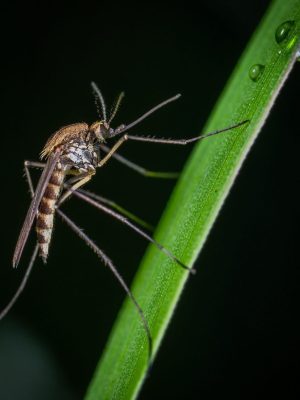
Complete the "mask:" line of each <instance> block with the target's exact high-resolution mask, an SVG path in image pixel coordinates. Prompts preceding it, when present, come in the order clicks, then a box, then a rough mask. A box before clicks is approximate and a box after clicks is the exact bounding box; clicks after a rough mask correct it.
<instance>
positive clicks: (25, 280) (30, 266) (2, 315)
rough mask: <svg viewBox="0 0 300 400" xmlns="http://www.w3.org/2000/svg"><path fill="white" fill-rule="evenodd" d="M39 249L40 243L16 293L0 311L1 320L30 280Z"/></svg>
mask: <svg viewBox="0 0 300 400" xmlns="http://www.w3.org/2000/svg"><path fill="white" fill-rule="evenodd" d="M38 250H39V245H38V244H36V246H35V249H34V251H33V253H32V256H31V259H30V262H29V265H28V267H27V270H26V272H25V275H24V276H23V279H22V281H21V283H20V286H19V287H18V289H17V290H16V292H15V294H14V295H13V297H12V299H11V300H10V302H9V303H8V304H7V306H6V307H5V308H4V309H3V310H2V311H1V313H0V320H1V319H2V318H4V317H5V315H6V314H7V313H8V312H9V311H10V309H11V308H12V307H13V305H14V304H15V302H16V301H17V300H18V298H19V296H20V295H21V293H22V292H23V290H24V288H25V286H26V283H27V281H28V278H29V276H30V273H31V271H32V267H33V265H34V262H35V260H36V257H37V254H38Z"/></svg>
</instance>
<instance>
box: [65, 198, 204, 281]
mask: <svg viewBox="0 0 300 400" xmlns="http://www.w3.org/2000/svg"><path fill="white" fill-rule="evenodd" d="M73 194H74V196H76V197H79V198H80V199H82V200H84V201H86V202H87V203H88V204H90V205H92V206H93V207H96V208H98V209H99V210H101V211H103V212H105V213H107V214H109V215H111V216H112V217H114V218H116V219H118V220H119V221H121V222H122V223H123V224H125V225H127V226H129V227H130V228H131V229H133V230H134V231H135V232H137V233H138V234H139V235H140V236H143V237H144V238H145V239H147V240H148V241H149V242H151V243H153V244H154V245H155V246H156V247H158V249H159V250H160V251H162V252H163V253H165V254H166V255H167V256H168V257H169V258H171V260H173V261H175V262H176V263H177V264H178V265H180V266H181V267H182V268H184V269H186V270H188V271H189V272H190V273H193V274H194V273H195V272H196V271H195V269H193V268H189V267H188V266H186V265H185V264H183V262H181V261H180V260H179V259H178V258H177V257H175V256H174V254H173V253H171V252H170V251H169V250H168V249H166V248H165V247H164V246H163V245H161V244H160V243H158V242H157V241H156V240H154V239H153V238H152V237H151V236H149V235H148V234H147V233H145V232H144V231H142V230H141V229H139V228H138V227H137V226H136V225H134V224H133V223H132V222H130V221H128V220H127V219H126V218H125V217H123V216H122V215H120V214H119V213H117V212H115V211H113V210H111V209H110V208H108V207H106V206H104V205H103V204H101V203H100V202H98V201H95V200H93V199H91V198H90V197H88V196H86V195H85V194H83V193H82V192H76V191H75V192H73Z"/></svg>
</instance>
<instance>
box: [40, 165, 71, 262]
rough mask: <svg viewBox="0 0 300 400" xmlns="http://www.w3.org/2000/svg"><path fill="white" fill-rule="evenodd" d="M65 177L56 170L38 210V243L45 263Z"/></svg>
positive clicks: (59, 170)
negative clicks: (57, 202)
mask: <svg viewBox="0 0 300 400" xmlns="http://www.w3.org/2000/svg"><path fill="white" fill-rule="evenodd" d="M64 176H65V174H64V172H63V171H62V170H61V169H58V168H56V169H55V170H54V171H53V174H52V176H51V178H50V179H49V182H48V185H47V188H46V190H45V193H44V196H43V198H42V200H41V203H40V205H39V209H38V214H37V222H36V232H37V241H38V244H39V247H40V256H41V257H42V259H43V261H44V262H46V260H47V257H48V251H49V245H50V241H51V235H52V230H53V220H54V213H55V204H56V201H57V199H58V197H59V194H60V191H61V188H62V184H63V181H64Z"/></svg>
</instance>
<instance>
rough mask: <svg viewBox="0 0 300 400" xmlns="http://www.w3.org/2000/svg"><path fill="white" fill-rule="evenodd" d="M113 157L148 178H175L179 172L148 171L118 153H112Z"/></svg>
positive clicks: (107, 151) (102, 147) (106, 148)
mask: <svg viewBox="0 0 300 400" xmlns="http://www.w3.org/2000/svg"><path fill="white" fill-rule="evenodd" d="M101 149H102V150H103V151H105V153H109V152H110V148H109V147H107V146H105V145H101ZM112 157H113V158H115V159H116V160H117V161H119V162H120V163H122V164H124V165H126V167H128V168H131V169H133V170H134V171H136V172H138V173H139V174H141V175H143V176H145V177H149V178H161V179H176V178H178V176H179V172H159V171H150V170H148V169H146V168H144V167H141V166H140V165H138V164H136V163H133V162H132V161H130V160H128V159H127V158H125V157H123V156H121V155H120V154H118V153H114V154H113V155H112Z"/></svg>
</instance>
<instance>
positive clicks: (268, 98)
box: [86, 0, 300, 400]
mask: <svg viewBox="0 0 300 400" xmlns="http://www.w3.org/2000/svg"><path fill="white" fill-rule="evenodd" d="M285 21H295V23H294V24H293V26H292V28H291V30H290V32H289V33H288V35H287V36H286V37H285V38H284V39H283V40H282V41H281V42H279V43H278V42H277V41H276V40H275V31H276V29H277V27H278V26H279V25H280V24H282V23H283V22H285ZM299 31H300V0H285V1H282V0H276V1H274V2H273V3H272V4H271V6H270V8H269V10H268V12H267V14H266V16H265V17H264V19H263V21H262V22H261V24H260V26H259V27H258V29H257V31H256V32H255V34H254V35H253V37H252V38H251V41H250V43H249V45H248V46H247V48H246V50H245V52H244V54H243V55H242V57H241V59H240V61H239V63H238V65H237V67H236V68H235V70H234V72H233V74H232V76H231V78H230V80H229V82H228V84H227V86H226V88H225V90H224V92H223V94H222V96H221V98H220V100H219V101H218V103H217V105H216V107H215V109H214V111H213V113H212V116H211V118H210V120H209V123H208V124H207V126H206V129H205V132H208V131H212V130H214V129H219V128H223V127H226V126H228V125H231V124H232V123H234V122H238V121H243V120H246V119H249V120H250V122H249V124H248V125H245V126H242V127H240V128H238V129H236V130H235V131H232V132H229V133H224V134H221V135H218V136H217V137H212V138H210V139H207V140H203V141H202V142H201V143H199V144H197V145H196V146H195V148H194V150H193V152H192V155H191V157H190V159H189V161H188V163H187V164H186V166H185V169H184V171H183V173H182V175H181V178H180V180H179V182H178V184H177V186H176V188H175V190H174V192H173V194H172V196H171V199H170V201H169V203H168V206H167V208H166V210H165V212H164V215H163V217H162V219H161V222H160V224H159V227H158V229H157V231H156V234H155V238H156V240H157V241H159V242H160V243H162V244H163V245H164V246H165V247H166V248H168V249H169V250H171V251H172V252H173V253H174V254H175V255H176V256H177V257H178V258H179V259H180V260H182V261H183V262H184V263H185V264H187V265H189V266H191V265H192V264H193V262H194V261H195V260H196V258H197V257H198V255H199V252H200V250H201V248H202V246H203V244H204V242H205V240H206V238H207V235H208V233H209V231H210V229H211V227H212V225H213V223H214V221H215V219H216V217H217V215H218V213H219V211H220V208H221V206H222V204H223V202H224V200H225V198H226V196H227V195H228V193H229V190H230V188H231V186H232V184H233V182H234V180H235V178H236V176H237V173H238V171H239V169H240V168H241V165H242V163H243V161H244V159H245V157H246V155H247V153H248V151H249V149H250V147H251V145H252V144H253V142H254V140H255V138H256V136H257V135H258V133H259V131H260V130H261V127H262V125H263V124H264V122H265V120H266V118H267V116H268V114H269V112H270V109H271V107H272V105H273V104H274V101H275V99H276V97H277V95H278V93H279V91H280V88H281V87H282V85H283V84H284V81H285V79H286V78H287V76H288V74H289V72H290V70H291V68H292V66H293V64H294V62H295V60H296V52H297V50H298V51H299ZM255 66H256V67H255ZM257 66H258V67H257ZM249 73H250V75H249ZM250 76H252V79H251V78H250ZM270 145H271V144H270ZM187 277H188V274H187V273H186V272H185V271H184V270H183V269H181V268H180V267H178V266H177V265H176V264H174V263H173V262H171V261H170V260H169V259H168V258H167V257H166V256H165V255H164V254H162V253H161V252H159V251H158V250H157V249H156V248H154V247H153V246H150V247H149V248H148V250H147V252H146V254H145V256H144V258H143V261H142V263H141V266H140V268H139V270H138V273H137V275H136V277H135V279H134V283H133V286H132V290H133V293H134V295H135V297H136V299H137V300H138V302H139V304H140V305H141V307H142V309H143V310H144V313H145V315H146V318H147V321H148V323H149V325H150V329H151V332H152V337H153V344H154V354H153V356H154V355H155V353H156V352H157V349H158V347H159V345H160V343H161V340H162V337H163V335H164V334H165V332H166V328H167V325H168V323H169V321H170V319H171V316H172V314H173V312H174V309H175V306H176V304H177V303H178V301H179V297H180V294H181V292H182V290H183V287H184V284H185V282H186V280H187ZM147 346H148V344H147V338H146V335H145V332H144V330H143V327H142V324H141V321H140V319H139V317H138V314H137V312H136V309H135V308H134V306H133V305H132V303H131V302H130V301H129V300H128V299H127V300H126V301H125V302H124V304H123V306H122V308H121V311H120V313H119V315H118V318H117V320H116V322H115V325H114V328H113V330H112V333H111V335H110V338H109V341H108V343H107V345H106V348H105V351H104V354H103V356H102V359H101V360H100V363H99V365H98V367H97V369H96V372H95V375H94V377H93V379H92V381H91V384H90V386H89V388H88V392H87V395H86V400H95V399H118V400H120V399H133V398H135V397H136V396H137V393H138V391H139V389H140V387H141V385H142V382H143V380H144V379H145V374H146V372H147V362H148V360H147V355H148V348H147Z"/></svg>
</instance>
